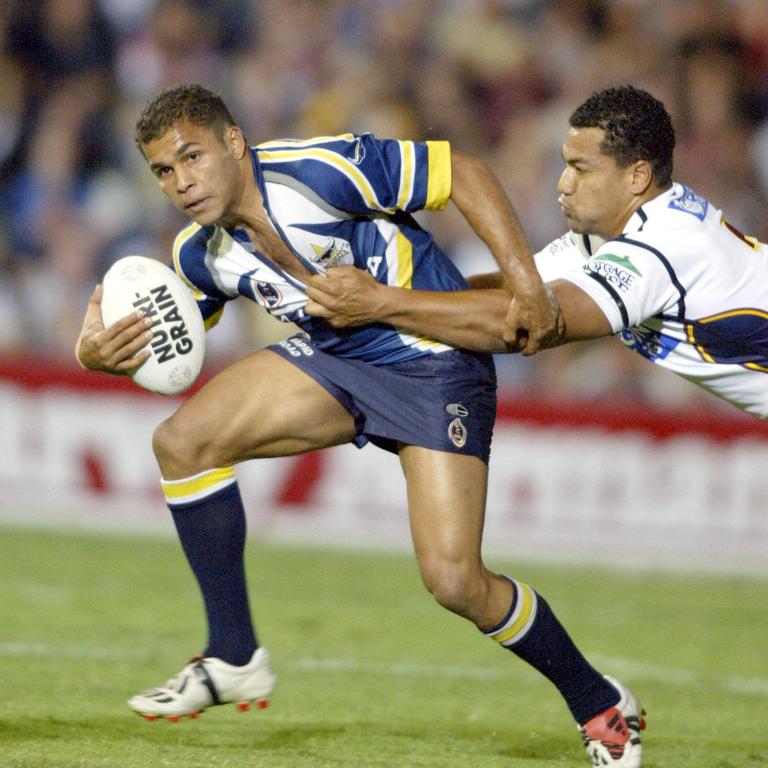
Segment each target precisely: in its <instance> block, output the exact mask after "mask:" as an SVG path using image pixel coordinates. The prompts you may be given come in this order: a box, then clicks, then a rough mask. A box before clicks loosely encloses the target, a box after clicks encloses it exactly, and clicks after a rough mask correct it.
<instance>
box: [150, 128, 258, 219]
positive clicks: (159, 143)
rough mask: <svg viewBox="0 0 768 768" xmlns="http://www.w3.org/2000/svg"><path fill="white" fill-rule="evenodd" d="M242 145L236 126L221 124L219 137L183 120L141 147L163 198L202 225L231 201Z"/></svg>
mask: <svg viewBox="0 0 768 768" xmlns="http://www.w3.org/2000/svg"><path fill="white" fill-rule="evenodd" d="M243 148H244V140H243V135H242V133H241V132H240V129H239V128H236V127H234V126H232V127H231V128H228V129H226V131H225V134H224V137H223V138H222V137H220V136H219V135H218V134H217V133H215V132H214V131H213V130H212V129H211V128H206V127H204V126H199V125H192V124H191V123H188V122H186V121H183V122H180V123H177V124H176V125H174V126H172V127H171V128H169V129H168V131H166V133H164V134H163V135H162V136H161V137H160V138H158V139H155V140H153V141H150V142H148V143H147V144H144V145H143V147H142V149H143V150H144V155H145V156H146V158H147V160H148V162H149V167H150V169H151V170H152V173H154V175H155V177H156V178H157V180H158V181H159V182H160V186H161V187H162V189H163V192H164V193H165V195H166V196H167V197H168V199H169V200H170V201H171V202H172V203H173V204H174V205H175V206H176V207H177V208H178V209H179V210H180V211H181V212H182V213H184V214H186V215H187V216H189V217H190V218H191V219H193V220H194V221H195V222H197V223H198V224H200V225H202V226H206V225H209V224H215V223H218V222H220V221H221V220H222V219H223V218H225V217H226V216H227V215H228V214H229V213H230V212H231V211H232V209H233V208H234V207H235V205H236V204H237V202H238V200H239V198H240V196H241V193H242V187H243V175H242V170H241V163H240V160H241V159H242V157H243Z"/></svg>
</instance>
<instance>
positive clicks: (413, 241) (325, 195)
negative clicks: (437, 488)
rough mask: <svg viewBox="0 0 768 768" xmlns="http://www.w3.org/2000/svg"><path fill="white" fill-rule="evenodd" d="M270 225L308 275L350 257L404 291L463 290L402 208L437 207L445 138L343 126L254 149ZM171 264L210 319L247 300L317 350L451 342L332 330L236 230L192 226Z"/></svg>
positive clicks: (384, 330)
mask: <svg viewBox="0 0 768 768" xmlns="http://www.w3.org/2000/svg"><path fill="white" fill-rule="evenodd" d="M251 160H252V164H253V171H254V175H255V177H256V181H257V183H258V185H259V189H260V191H261V194H262V197H263V199H264V207H265V209H266V212H267V214H268V216H269V219H270V221H271V222H272V224H273V226H274V228H275V231H276V232H277V234H278V235H279V236H280V238H281V239H282V241H283V242H284V243H285V244H286V246H287V247H288V248H289V250H290V251H291V252H292V253H293V255H294V256H295V257H296V258H297V259H298V260H299V261H300V262H301V263H302V264H303V265H304V266H305V267H306V269H307V270H308V271H309V272H311V273H322V272H324V271H325V270H326V268H327V267H329V266H335V265H342V264H346V265H350V264H351V265H354V266H356V267H358V268H360V269H365V270H367V271H368V272H370V274H371V275H373V277H374V278H375V279H376V280H378V281H379V282H381V283H385V284H388V285H396V286H399V287H401V288H422V289H427V290H440V291H453V290H457V289H461V288H466V287H467V283H466V281H465V280H464V278H463V277H462V275H461V273H460V272H459V270H458V269H457V268H456V267H455V266H454V265H453V263H452V262H451V261H450V259H448V257H447V256H445V255H444V254H443V252H442V251H441V250H440V249H439V248H438V246H437V245H436V244H435V242H434V241H433V240H432V237H431V236H430V235H429V234H428V233H427V232H425V231H424V230H423V229H421V228H420V227H419V225H418V224H417V223H416V221H415V220H414V219H413V217H412V216H411V215H410V212H413V211H418V210H421V209H424V208H429V209H440V208H443V207H444V206H445V204H446V202H447V201H448V199H449V196H450V192H451V160H450V148H449V145H448V143H447V142H442V141H428V142H412V141H396V140H379V139H376V138H374V136H373V135H371V134H364V135H360V136H355V135H352V134H345V135H343V136H332V137H324V138H317V139H311V140H309V141H290V140H283V141H273V142H268V143H265V144H260V145H259V146H257V147H253V148H252V149H251ZM173 261H174V267H175V269H176V271H177V272H178V273H179V274H180V275H181V277H182V278H184V279H185V280H186V281H187V283H189V285H190V286H191V287H192V289H193V291H194V293H195V297H196V299H197V301H198V305H199V306H200V310H201V312H202V313H203V317H204V318H205V319H206V325H207V327H210V325H212V324H213V323H215V322H216V320H218V317H219V315H220V313H221V311H222V310H223V308H224V305H225V303H226V302H227V301H230V300H231V299H234V298H237V297H238V296H245V297H246V298H249V299H251V300H252V301H255V302H258V303H259V304H261V305H262V306H263V307H264V308H265V309H266V310H267V311H268V312H269V313H270V314H272V315H274V316H275V317H277V318H279V319H280V320H284V321H290V322H293V323H295V324H296V325H298V326H299V327H300V328H301V329H302V330H304V331H306V332H307V333H308V334H309V335H310V336H311V337H312V339H313V341H314V342H315V344H316V346H317V347H318V348H320V349H321V350H323V351H324V352H328V353H331V354H334V355H338V356H340V357H350V358H356V359H359V360H364V361H366V362H370V363H376V364H389V363H396V362H402V361H405V360H411V359H414V358H417V357H422V356H425V355H431V354H434V353H436V352H442V351H445V350H449V349H451V347H448V346H446V345H444V344H440V343H438V342H436V341H432V340H430V339H426V338H423V337H419V336H415V335H412V334H410V333H406V332H400V331H398V330H396V329H394V328H392V327H391V326H387V325H368V326H362V327H360V328H349V329H337V328H333V327H332V326H331V325H330V324H329V323H327V322H326V321H325V320H322V319H319V318H313V317H310V316H309V315H307V314H306V313H305V312H304V307H305V305H306V302H307V296H306V287H305V285H304V284H303V283H301V282H300V281H299V280H297V279H296V278H294V277H292V276H291V275H289V274H288V273H286V272H284V271H282V270H281V269H280V268H279V267H278V266H277V265H275V264H274V263H273V262H271V261H270V260H269V259H268V258H267V257H266V256H265V255H264V254H261V253H259V252H257V251H255V250H254V248H253V246H252V245H251V243H250V241H249V239H248V237H247V235H246V234H245V232H243V231H241V230H238V229H234V230H231V231H230V230H227V229H225V228H223V227H221V226H210V227H200V226H199V225H197V224H191V225H190V226H188V227H187V228H186V229H184V230H183V231H182V232H181V233H180V234H179V235H178V237H177V238H176V242H175V244H174V254H173Z"/></svg>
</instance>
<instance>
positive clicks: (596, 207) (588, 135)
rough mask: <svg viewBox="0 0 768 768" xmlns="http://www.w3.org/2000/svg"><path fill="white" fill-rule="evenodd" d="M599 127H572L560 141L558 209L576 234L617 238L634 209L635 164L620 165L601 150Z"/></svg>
mask: <svg viewBox="0 0 768 768" xmlns="http://www.w3.org/2000/svg"><path fill="white" fill-rule="evenodd" d="M603 137H604V131H603V130H602V128H571V129H570V130H569V131H568V135H567V137H566V139H565V143H564V144H563V150H562V152H563V160H564V161H565V170H564V171H563V173H562V175H561V176H560V181H559V182H558V184H557V191H558V194H559V197H558V202H559V203H560V208H561V210H562V211H563V214H564V215H565V218H566V219H568V225H569V226H570V228H571V229H572V230H573V231H574V232H577V233H578V234H593V235H600V236H601V237H604V238H606V239H609V238H612V237H617V236H618V235H620V234H621V233H622V231H623V229H624V226H625V224H626V223H627V221H628V220H629V217H630V216H631V215H632V213H633V212H634V210H635V208H636V204H637V197H636V195H635V194H634V193H633V187H632V182H633V174H634V167H633V165H632V164H630V165H629V166H628V167H626V168H620V167H619V166H618V165H616V161H615V160H614V159H613V158H612V157H610V156H609V155H605V154H603V153H602V152H601V151H600V144H601V142H602V140H603Z"/></svg>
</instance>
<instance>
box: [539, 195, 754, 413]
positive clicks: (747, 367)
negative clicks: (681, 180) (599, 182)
mask: <svg viewBox="0 0 768 768" xmlns="http://www.w3.org/2000/svg"><path fill="white" fill-rule="evenodd" d="M536 263H537V266H538V267H539V270H540V271H541V273H542V275H543V277H544V279H545V280H553V279H555V278H563V279H566V280H568V281H570V282H572V283H575V284H576V285H577V286H579V288H581V289H582V290H583V291H584V292H585V293H587V294H588V295H589V296H590V297H591V298H592V299H593V300H594V301H595V302H596V303H597V305H598V306H599V307H600V308H601V310H602V311H603V312H604V313H605V316H606V317H607V318H608V320H609V322H610V324H611V327H612V328H613V331H614V333H620V334H621V338H622V340H623V341H624V343H625V344H626V345H627V346H628V347H630V348H632V349H634V350H635V351H636V352H638V353H639V354H641V355H643V357H646V358H648V359H649V360H651V361H652V362H654V363H656V364H658V365H661V366H663V367H665V368H669V369H670V370H672V371H674V372H675V373H677V374H679V375H680V376H683V377H685V378H687V379H689V380H690V381H692V382H694V383H695V384H698V385H699V386H701V387H703V388H705V389H707V390H709V391H711V392H713V393H714V394H716V395H718V396H719V397H722V398H723V399H725V400H727V401H728V402H730V403H733V404H734V405H736V406H738V407H739V408H742V409H743V410H745V411H748V412H749V413H752V414H754V415H756V416H759V417H760V418H766V417H768V246H766V245H765V244H762V243H758V242H757V241H755V240H754V239H752V238H747V237H744V236H743V235H742V234H741V233H740V232H738V231H737V230H736V229H735V228H734V227H732V226H731V225H730V224H728V223H727V222H726V221H725V219H724V218H723V216H722V213H721V212H720V211H719V210H717V209H716V208H714V207H713V206H712V205H710V204H709V202H708V201H707V200H705V199H704V198H703V197H700V196H699V195H697V194H696V193H695V192H693V191H692V190H691V189H689V188H688V187H686V186H684V185H682V184H674V185H673V186H672V187H671V188H670V189H669V190H667V191H666V192H664V193H662V194H661V195H659V196H658V197H656V198H654V199H653V200H651V201H649V202H647V203H646V204H645V205H643V206H642V207H641V208H640V209H639V210H638V211H636V212H635V213H634V214H633V216H632V218H631V219H630V220H629V222H628V223H627V226H626V227H625V229H624V232H623V233H622V234H621V236H619V237H617V238H615V239H613V240H608V241H606V242H603V241H602V240H600V239H599V238H595V237H594V236H588V235H576V234H573V233H569V234H567V235H565V236H563V237H561V238H559V239H558V240H555V241H554V242H553V243H550V245H548V246H547V247H546V248H545V249H543V250H542V251H541V252H540V253H539V254H537V255H536Z"/></svg>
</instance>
